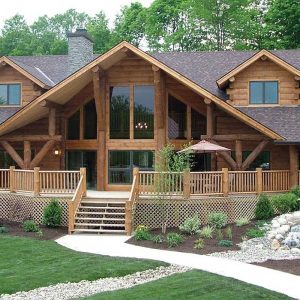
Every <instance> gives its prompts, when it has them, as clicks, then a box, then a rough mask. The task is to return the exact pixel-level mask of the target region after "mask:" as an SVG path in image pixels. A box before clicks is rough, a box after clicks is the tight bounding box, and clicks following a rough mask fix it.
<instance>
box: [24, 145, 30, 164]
mask: <svg viewBox="0 0 300 300" xmlns="http://www.w3.org/2000/svg"><path fill="white" fill-rule="evenodd" d="M30 162H31V145H30V142H29V141H24V168H25V169H29V167H30Z"/></svg>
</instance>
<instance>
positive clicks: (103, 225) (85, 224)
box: [75, 223, 125, 227]
mask: <svg viewBox="0 0 300 300" xmlns="http://www.w3.org/2000/svg"><path fill="white" fill-rule="evenodd" d="M75 226H88V227H89V226H90V227H125V224H105V223H100V224H98V223H75Z"/></svg>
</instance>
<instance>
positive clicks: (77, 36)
mask: <svg viewBox="0 0 300 300" xmlns="http://www.w3.org/2000/svg"><path fill="white" fill-rule="evenodd" d="M67 37H68V73H69V74H72V73H74V72H75V71H77V70H79V69H80V68H82V67H83V66H85V65H86V64H87V63H89V62H90V61H92V60H93V40H92V39H91V37H90V36H89V35H88V33H87V30H86V29H82V28H78V29H76V31H75V32H68V33H67Z"/></svg>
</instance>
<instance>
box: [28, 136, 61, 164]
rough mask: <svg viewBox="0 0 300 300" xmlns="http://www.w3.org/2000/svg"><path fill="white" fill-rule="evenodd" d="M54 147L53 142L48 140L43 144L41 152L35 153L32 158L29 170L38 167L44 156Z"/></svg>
mask: <svg viewBox="0 0 300 300" xmlns="http://www.w3.org/2000/svg"><path fill="white" fill-rule="evenodd" d="M54 145H55V141H54V140H50V141H48V142H46V144H44V146H43V147H42V148H41V150H40V151H39V152H38V153H37V155H36V156H35V157H34V159H33V160H32V161H31V163H30V169H33V168H35V167H37V166H38V165H39V163H40V162H41V161H42V159H43V158H44V157H45V156H46V154H47V153H48V152H49V151H50V150H51V149H52V148H53V146H54Z"/></svg>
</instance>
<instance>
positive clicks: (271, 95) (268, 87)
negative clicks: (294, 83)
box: [265, 81, 278, 104]
mask: <svg viewBox="0 0 300 300" xmlns="http://www.w3.org/2000/svg"><path fill="white" fill-rule="evenodd" d="M265 103H268V104H276V103H278V82H277V81H266V82H265Z"/></svg>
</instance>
